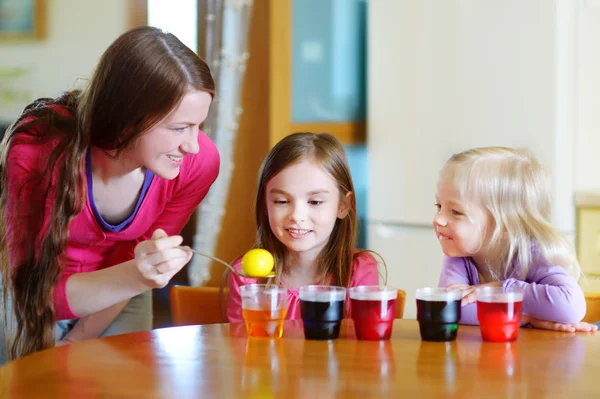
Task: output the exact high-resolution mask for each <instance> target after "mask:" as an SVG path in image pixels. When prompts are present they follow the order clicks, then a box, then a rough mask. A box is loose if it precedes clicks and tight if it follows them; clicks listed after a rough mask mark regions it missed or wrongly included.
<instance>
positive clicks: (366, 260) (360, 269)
mask: <svg viewBox="0 0 600 399" xmlns="http://www.w3.org/2000/svg"><path fill="white" fill-rule="evenodd" d="M359 285H379V268H378V265H377V260H376V259H375V258H374V257H373V255H371V254H370V253H368V252H361V253H359V254H358V255H356V256H355V258H354V261H353V262H352V277H351V279H350V287H358V286H359Z"/></svg>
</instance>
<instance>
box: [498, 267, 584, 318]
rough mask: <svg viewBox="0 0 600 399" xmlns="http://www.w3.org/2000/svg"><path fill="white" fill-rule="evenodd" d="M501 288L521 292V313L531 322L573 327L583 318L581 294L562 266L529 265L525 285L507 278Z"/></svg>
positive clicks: (522, 282) (581, 291) (582, 297)
mask: <svg viewBox="0 0 600 399" xmlns="http://www.w3.org/2000/svg"><path fill="white" fill-rule="evenodd" d="M534 261H535V259H534ZM538 262H540V261H539V260H538ZM503 287H504V289H508V288H511V287H519V288H522V289H523V313H524V314H526V315H528V316H531V317H533V318H536V319H541V320H546V321H551V322H556V323H561V324H577V323H578V322H579V321H581V320H582V319H583V317H584V316H585V311H586V304H585V296H584V294H583V290H582V289H581V287H580V286H579V284H578V283H577V281H575V279H574V278H573V277H571V276H570V275H569V274H568V273H567V271H566V270H565V268H564V267H562V266H551V265H547V264H545V262H540V263H537V264H533V265H532V266H531V267H530V269H529V273H528V275H527V281H521V280H517V279H514V278H509V279H508V280H506V281H504V282H503Z"/></svg>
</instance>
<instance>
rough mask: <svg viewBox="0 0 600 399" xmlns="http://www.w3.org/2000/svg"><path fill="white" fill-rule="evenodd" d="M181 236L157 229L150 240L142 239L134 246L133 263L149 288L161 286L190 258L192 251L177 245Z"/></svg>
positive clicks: (180, 240) (181, 239)
mask: <svg viewBox="0 0 600 399" xmlns="http://www.w3.org/2000/svg"><path fill="white" fill-rule="evenodd" d="M182 241H183V238H182V237H181V236H171V237H169V236H167V233H165V231H164V230H162V229H157V230H155V231H154V233H153V234H152V238H151V239H150V240H146V241H142V242H140V243H139V244H138V245H136V247H135V264H136V266H137V269H138V271H139V272H140V275H141V279H142V282H143V283H144V284H145V285H147V286H148V287H149V288H162V287H164V286H166V285H167V283H168V282H169V281H170V280H171V278H172V277H173V276H174V275H175V273H177V272H178V271H179V270H181V268H182V267H183V266H185V265H186V264H187V263H188V262H189V261H190V259H191V258H192V253H191V252H189V251H184V250H182V249H179V248H175V247H177V246H178V245H179V244H181V242H182Z"/></svg>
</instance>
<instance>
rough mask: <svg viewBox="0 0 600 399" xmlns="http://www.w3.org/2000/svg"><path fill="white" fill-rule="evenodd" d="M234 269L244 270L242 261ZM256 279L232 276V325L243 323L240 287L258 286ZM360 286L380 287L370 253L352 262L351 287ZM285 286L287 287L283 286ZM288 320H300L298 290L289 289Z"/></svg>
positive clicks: (348, 312) (286, 314)
mask: <svg viewBox="0 0 600 399" xmlns="http://www.w3.org/2000/svg"><path fill="white" fill-rule="evenodd" d="M233 267H234V268H236V269H237V270H241V269H242V260H241V258H240V259H238V260H237V261H236V262H235V263H234V264H233ZM257 282H258V281H257V279H255V278H248V277H240V276H238V275H237V274H233V273H232V274H231V275H230V278H229V298H228V300H227V318H228V319H229V322H230V323H241V322H243V321H244V319H243V318H242V298H241V295H240V287H241V286H242V285H247V284H256V283H257ZM359 285H379V269H378V268H377V261H376V260H375V258H374V257H373V256H372V255H371V254H370V253H368V252H361V253H359V254H358V255H356V257H355V258H354V261H353V262H352V276H351V277H350V287H356V286H359ZM283 286H285V285H283ZM346 317H350V301H349V300H348V299H347V298H346ZM285 318H286V320H297V319H300V318H301V316H300V298H299V296H298V290H297V289H288V297H287V308H286V313H285Z"/></svg>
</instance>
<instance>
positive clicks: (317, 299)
mask: <svg viewBox="0 0 600 399" xmlns="http://www.w3.org/2000/svg"><path fill="white" fill-rule="evenodd" d="M345 299H346V289H345V288H342V287H331V286H318V285H309V286H305V287H300V314H301V315H302V322H303V325H304V337H305V338H306V339H314V340H329V339H336V338H338V337H339V336H340V327H341V323H342V319H343V318H344V307H345V306H344V304H345Z"/></svg>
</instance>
